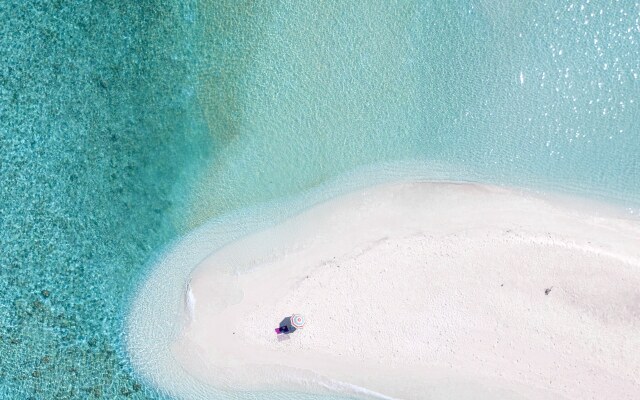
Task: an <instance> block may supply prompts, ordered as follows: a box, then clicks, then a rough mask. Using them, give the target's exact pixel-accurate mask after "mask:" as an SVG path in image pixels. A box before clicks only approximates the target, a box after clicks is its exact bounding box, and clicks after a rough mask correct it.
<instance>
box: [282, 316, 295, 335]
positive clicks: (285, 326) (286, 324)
mask: <svg viewBox="0 0 640 400" xmlns="http://www.w3.org/2000/svg"><path fill="white" fill-rule="evenodd" d="M279 329H280V333H284V334H285V335H288V334H290V333H293V332H295V331H296V327H295V326H293V325H292V324H291V317H286V318H284V319H283V320H282V321H280V328H279Z"/></svg>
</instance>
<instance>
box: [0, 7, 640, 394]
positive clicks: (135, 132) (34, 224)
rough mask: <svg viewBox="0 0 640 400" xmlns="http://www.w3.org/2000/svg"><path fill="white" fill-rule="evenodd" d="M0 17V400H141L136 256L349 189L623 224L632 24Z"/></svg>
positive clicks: (154, 10) (501, 16)
mask: <svg viewBox="0 0 640 400" xmlns="http://www.w3.org/2000/svg"><path fill="white" fill-rule="evenodd" d="M596 3H597V4H596ZM0 18H1V20H2V24H1V25H0V178H1V186H0V246H1V248H2V251H1V254H0V398H20V399H22V398H38V399H39V398H60V399H64V398H116V397H119V396H120V397H122V398H127V397H138V398H149V397H150V398H153V397H160V396H161V394H160V393H158V392H157V391H156V390H155V389H154V388H151V387H149V386H147V385H146V384H145V383H144V382H142V381H141V380H140V379H139V378H138V377H137V376H136V374H135V372H134V371H132V370H131V367H130V365H129V362H128V360H127V355H126V354H125V352H124V350H123V343H122V338H123V333H122V324H123V318H124V314H125V313H126V311H127V307H128V303H129V299H130V298H131V296H132V295H133V293H134V290H135V287H136V285H137V283H138V282H139V281H140V279H142V278H143V277H144V274H145V272H146V269H147V268H148V267H147V264H148V263H149V261H150V260H151V259H152V258H153V257H154V255H156V254H157V253H158V252H159V251H161V250H162V248H163V246H165V245H166V244H168V243H170V242H171V241H172V240H175V239H176V238H178V237H180V236H181V235H183V234H184V233H185V232H187V231H188V230H189V229H190V228H193V227H196V226H198V225H200V224H202V223H203V222H205V221H207V220H208V219H210V218H213V217H216V216H220V215H222V214H224V213H226V212H230V211H234V210H237V209H240V208H243V207H247V206H252V205H256V204H260V203H262V202H266V201H269V200H272V199H279V198H286V197H287V196H293V195H295V194H297V193H300V192H301V191H304V190H306V189H309V188H312V187H315V186H317V185H319V184H321V183H323V182H326V181H327V180H329V179H331V178H333V177H336V176H338V175H340V174H342V173H346V172H349V171H352V170H354V169H356V168H359V167H362V166H370V165H376V164H379V163H385V162H402V161H408V162H411V161H418V162H426V163H428V164H429V165H431V166H432V167H431V168H433V173H432V177H433V178H442V179H453V180H475V181H481V182H489V183H495V184H504V185H515V186H520V187H525V188H531V189H536V190H550V191H562V192H569V193H574V194H579V195H582V196H586V197H596V198H599V199H605V200H608V201H611V202H614V203H616V204H618V205H620V206H622V207H625V208H627V209H629V210H637V208H638V205H639V204H640V157H638V154H640V137H639V134H640V78H639V75H640V45H639V41H640V22H639V21H640V4H639V3H637V2H633V1H615V0H611V1H600V2H592V1H586V0H585V1H577V2H574V3H570V2H565V1H547V2H535V3H533V4H528V5H523V4H520V3H519V2H510V1H504V2H502V1H489V0H484V1H456V2H436V1H409V0H407V1H397V2H386V1H370V2H358V3H352V2H338V1H335V2H317V1H275V2H271V1H256V2H249V1H214V0H200V1H197V0H186V1H177V0H165V1H151V0H140V1H136V2H124V1H116V0H111V1H108V0H103V1H98V0H95V1H88V0H87V1H80V0H68V1H63V0H51V1H44V0H42V1H36V0H20V1H18V0H4V1H2V2H0ZM427 175H429V174H428V173H427Z"/></svg>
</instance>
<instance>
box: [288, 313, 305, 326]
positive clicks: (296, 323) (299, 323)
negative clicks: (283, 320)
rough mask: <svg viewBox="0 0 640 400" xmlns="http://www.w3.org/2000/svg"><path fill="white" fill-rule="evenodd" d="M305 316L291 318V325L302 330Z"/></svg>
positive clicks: (297, 315)
mask: <svg viewBox="0 0 640 400" xmlns="http://www.w3.org/2000/svg"><path fill="white" fill-rule="evenodd" d="M304 322H305V321H304V316H302V315H300V314H293V315H292V316H291V325H292V326H293V327H294V328H302V327H304Z"/></svg>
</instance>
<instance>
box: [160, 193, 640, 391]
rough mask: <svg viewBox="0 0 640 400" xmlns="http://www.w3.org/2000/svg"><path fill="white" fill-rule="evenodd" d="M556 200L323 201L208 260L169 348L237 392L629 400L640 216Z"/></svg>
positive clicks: (636, 343)
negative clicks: (299, 325)
mask: <svg viewBox="0 0 640 400" xmlns="http://www.w3.org/2000/svg"><path fill="white" fill-rule="evenodd" d="M559 204H560V203H557V204H551V203H550V202H549V201H548V200H542V199H538V198H534V197H531V196H523V195H520V194H516V193H513V192H511V191H508V190H504V189H499V188H493V187H488V186H480V185H467V184H464V185H457V184H430V183H403V184H394V185H383V186H377V187H374V188H369V189H366V190H360V191H357V192H354V193H351V194H349V195H346V196H342V197H339V198H337V199H334V200H331V201H328V202H326V203H322V204H320V205H318V206H315V207H313V208H311V209H309V210H307V211H305V212H304V213H302V214H300V215H298V216H296V217H294V218H293V219H290V220H288V221H286V222H285V223H283V224H281V225H278V226H276V227H273V228H270V229H268V230H266V231H263V232H259V233H255V234H252V235H250V236H248V237H246V238H244V239H241V240H239V241H236V242H234V243H232V244H230V245H228V246H226V247H225V248H223V249H221V250H220V251H218V252H216V253H214V254H212V255H211V256H209V257H208V258H206V259H205V260H204V261H202V262H201V263H200V265H199V266H198V267H197V268H196V269H195V270H194V271H193V273H192V275H191V278H190V282H189V284H187V285H185V288H184V296H185V304H184V309H183V310H182V314H181V319H180V321H179V322H180V324H181V331H180V333H179V334H178V335H177V337H176V338H175V340H174V342H173V343H172V345H171V350H170V351H171V352H172V356H173V357H174V359H175V360H177V362H178V363H179V364H180V365H181V367H182V368H184V370H185V371H186V372H187V373H188V374H189V375H192V376H194V377H196V378H197V379H198V380H199V381H201V382H206V383H208V384H211V385H214V386H217V387H224V388H230V389H233V390H257V389H264V388H276V389H277V388H284V387H286V388H290V389H291V388H293V389H300V390H306V391H312V390H316V389H317V390H319V389H321V388H324V390H326V389H327V388H328V389H330V390H337V391H343V392H348V393H352V394H353V393H355V394H357V393H359V394H361V395H364V396H376V395H380V396H382V397H384V396H388V397H391V398H403V399H429V398H432V399H461V398H487V399H489V398H491V399H497V398H500V399H507V398H512V399H521V398H522V399H542V398H544V399H551V398H553V399H562V398H565V399H599V400H601V399H620V400H622V399H638V398H640V224H639V223H638V221H634V220H628V219H624V218H616V217H604V216H595V215H594V214H590V213H589V212H587V211H585V210H575V209H570V208H569V207H568V206H567V204H563V205H559ZM548 288H551V291H550V292H549V293H548V294H545V289H548ZM291 313H302V314H304V315H305V316H306V318H307V325H306V326H305V328H304V329H302V330H298V331H296V332H295V333H293V334H292V335H290V336H289V337H288V340H278V337H277V336H276V334H275V333H274V328H276V327H277V326H278V323H279V322H280V320H281V319H282V318H284V317H286V316H288V315H290V314H291Z"/></svg>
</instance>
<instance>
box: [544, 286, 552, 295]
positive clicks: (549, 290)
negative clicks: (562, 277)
mask: <svg viewBox="0 0 640 400" xmlns="http://www.w3.org/2000/svg"><path fill="white" fill-rule="evenodd" d="M551 289H553V286H551V287H549V288H546V289H545V290H544V294H545V295H547V296H548V295H549V293H551Z"/></svg>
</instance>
